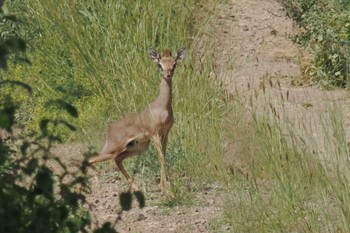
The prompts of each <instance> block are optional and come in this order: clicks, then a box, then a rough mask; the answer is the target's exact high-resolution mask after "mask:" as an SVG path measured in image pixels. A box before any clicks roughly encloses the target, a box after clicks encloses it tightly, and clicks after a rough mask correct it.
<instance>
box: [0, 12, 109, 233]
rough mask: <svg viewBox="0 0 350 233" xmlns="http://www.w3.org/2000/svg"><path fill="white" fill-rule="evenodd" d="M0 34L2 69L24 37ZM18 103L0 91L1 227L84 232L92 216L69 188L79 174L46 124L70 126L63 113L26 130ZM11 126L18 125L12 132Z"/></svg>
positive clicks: (1, 84) (71, 110) (72, 110)
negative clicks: (34, 131) (59, 152)
mask: <svg viewBox="0 0 350 233" xmlns="http://www.w3.org/2000/svg"><path fill="white" fill-rule="evenodd" d="M0 10H1V9H0ZM9 18H11V19H13V18H14V17H13V16H11V17H8V16H6V15H5V16H4V15H1V16H0V21H2V22H4V21H6V20H7V19H9ZM0 29H1V30H0V32H4V31H3V30H4V29H3V28H0ZM1 35H2V37H1V40H0V51H1V53H0V54H1V56H0V64H1V65H0V68H3V69H6V68H7V67H8V60H9V59H10V58H11V56H14V57H13V59H14V61H17V60H19V59H20V57H16V56H15V55H16V54H17V53H19V52H24V51H25V48H26V43H25V42H24V40H23V39H20V38H17V37H13V38H11V37H6V33H1ZM3 35H5V36H3ZM5 37H6V38H5ZM6 86H7V88H8V90H10V91H12V90H13V89H14V87H20V89H21V91H22V92H23V91H25V92H27V94H29V95H31V94H32V88H31V87H30V86H29V85H27V84H25V83H23V82H20V81H15V80H4V81H3V80H2V79H0V88H5V87H6ZM9 93H11V92H9ZM51 106H55V107H58V108H60V109H63V110H65V111H67V112H68V113H69V114H70V115H72V116H73V117H77V116H78V112H77V110H76V108H75V107H74V106H72V105H70V104H68V103H67V102H65V101H63V100H55V101H52V100H51V101H48V102H47V104H46V106H45V107H46V108H49V107H51ZM19 108H20V103H19V102H18V101H15V100H14V99H13V96H12V95H11V94H7V93H6V92H2V95H1V98H0V174H1V175H0V187H1V190H0V219H1V220H0V222H1V223H0V232H62V233H63V232H64V233H66V232H87V228H88V227H89V226H90V224H91V217H90V214H89V212H88V211H87V210H84V209H83V208H82V204H84V203H85V197H84V196H83V195H80V194H76V193H75V192H73V191H72V190H73V187H75V185H76V184H78V183H79V184H81V181H82V180H83V179H82V177H79V176H77V175H76V173H75V172H72V171H70V170H69V169H67V167H66V166H65V165H64V163H63V162H62V161H61V159H60V158H59V157H57V156H55V155H53V154H52V153H51V146H52V144H53V143H55V142H57V141H60V139H59V137H57V136H56V135H55V134H54V133H53V132H52V130H51V129H50V127H49V124H50V123H51V124H53V125H54V127H56V126H57V125H58V124H63V125H65V126H66V127H67V128H69V129H70V130H75V128H74V127H73V126H72V125H71V124H70V123H69V122H67V121H66V120H64V119H57V120H48V119H45V120H42V121H41V124H40V130H41V132H40V134H39V135H28V134H26V133H25V129H22V128H20V127H19V124H18V123H17V122H16V114H17V113H18V109H19ZM14 129H15V130H16V131H18V132H16V133H15V134H14V132H13V131H14ZM6 135H9V136H6ZM52 164H56V165H57V166H58V167H59V168H60V169H61V170H62V171H63V172H61V173H57V172H54V171H53V170H51V166H52ZM67 177H73V178H69V179H67ZM67 180H68V181H67ZM101 231H102V232H115V230H113V228H112V227H111V226H110V225H108V224H105V225H103V227H102V228H101V229H97V230H96V232H101Z"/></svg>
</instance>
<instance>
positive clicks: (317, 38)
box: [279, 0, 350, 87]
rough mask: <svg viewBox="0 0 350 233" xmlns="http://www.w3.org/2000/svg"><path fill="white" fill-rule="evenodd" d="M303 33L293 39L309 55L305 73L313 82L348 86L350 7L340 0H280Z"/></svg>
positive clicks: (346, 2) (349, 76)
mask: <svg viewBox="0 0 350 233" xmlns="http://www.w3.org/2000/svg"><path fill="white" fill-rule="evenodd" d="M279 2H280V3H281V4H282V5H283V6H284V7H285V8H286V9H287V13H288V15H290V16H291V17H292V18H293V19H294V20H295V22H296V24H297V25H298V26H299V27H301V28H302V31H303V32H302V33H301V34H300V35H298V36H297V37H296V38H295V40H296V42H298V43H299V44H301V45H303V46H304V47H306V48H308V49H309V51H310V52H311V55H312V59H311V61H312V62H311V64H310V65H309V66H306V69H304V74H305V75H307V76H309V77H310V78H311V80H312V81H313V82H315V83H320V84H322V85H333V86H339V87H349V85H350V83H349V81H350V80H349V78H350V73H349V64H350V62H349V61H350V60H349V56H350V8H349V4H348V1H342V0H331V1H328V0H320V1H308V0H279Z"/></svg>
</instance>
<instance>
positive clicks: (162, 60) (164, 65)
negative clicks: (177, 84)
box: [148, 48, 186, 79]
mask: <svg viewBox="0 0 350 233" xmlns="http://www.w3.org/2000/svg"><path fill="white" fill-rule="evenodd" d="M185 50H186V49H185V48H181V49H179V50H178V51H177V52H176V56H175V57H173V56H172V55H171V51H170V50H169V49H164V51H163V55H160V54H159V53H158V52H157V51H156V50H155V49H152V48H150V49H149V50H148V55H149V56H150V58H151V59H152V61H153V62H155V63H157V64H158V66H159V68H160V70H161V73H162V77H163V78H164V79H171V78H172V77H173V74H174V71H175V68H176V64H177V63H178V62H179V61H181V60H182V59H183V58H184V57H185Z"/></svg>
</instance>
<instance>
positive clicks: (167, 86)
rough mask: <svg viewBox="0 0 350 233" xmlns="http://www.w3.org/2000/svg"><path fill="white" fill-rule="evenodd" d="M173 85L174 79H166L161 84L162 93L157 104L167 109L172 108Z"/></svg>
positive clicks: (160, 92)
mask: <svg viewBox="0 0 350 233" xmlns="http://www.w3.org/2000/svg"><path fill="white" fill-rule="evenodd" d="M172 86H173V84H172V79H171V78H170V79H164V78H162V81H161V82H160V91H159V96H158V98H157V102H158V103H159V104H160V105H161V106H164V107H166V108H171V105H172V100H173V93H172V91H173V90H172V89H173V87H172Z"/></svg>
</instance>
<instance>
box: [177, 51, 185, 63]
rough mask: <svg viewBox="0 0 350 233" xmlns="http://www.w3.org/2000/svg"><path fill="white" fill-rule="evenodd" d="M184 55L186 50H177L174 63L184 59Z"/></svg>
mask: <svg viewBox="0 0 350 233" xmlns="http://www.w3.org/2000/svg"><path fill="white" fill-rule="evenodd" d="M185 54H186V48H181V49H179V50H177V53H176V58H175V62H179V61H181V60H182V59H183V58H184V57H185Z"/></svg>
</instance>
